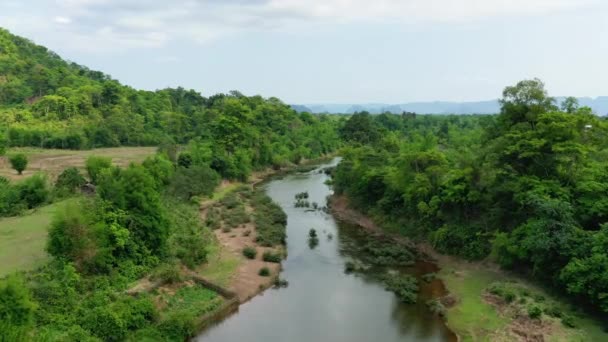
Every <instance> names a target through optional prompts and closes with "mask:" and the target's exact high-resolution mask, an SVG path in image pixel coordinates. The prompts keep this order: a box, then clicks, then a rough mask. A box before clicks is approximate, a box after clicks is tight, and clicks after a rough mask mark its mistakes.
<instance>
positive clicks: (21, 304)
mask: <svg viewBox="0 0 608 342" xmlns="http://www.w3.org/2000/svg"><path fill="white" fill-rule="evenodd" d="M35 310H36V304H35V303H34V302H33V301H32V299H31V294H30V291H29V289H28V287H27V286H26V285H25V283H24V281H23V279H22V278H20V277H18V276H11V277H9V278H8V279H3V280H0V322H2V323H5V324H6V327H9V328H10V327H15V328H18V327H27V326H30V325H31V323H32V322H33V319H34V311H35ZM0 327H2V326H0ZM3 328H4V327H3ZM16 330H19V329H16ZM2 335H3V334H2V331H0V340H3V339H2ZM7 341H8V340H7Z"/></svg>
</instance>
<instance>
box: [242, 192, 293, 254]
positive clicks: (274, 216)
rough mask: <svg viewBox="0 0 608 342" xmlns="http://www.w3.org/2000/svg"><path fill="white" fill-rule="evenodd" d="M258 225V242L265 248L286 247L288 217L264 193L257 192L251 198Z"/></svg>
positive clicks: (255, 220)
mask: <svg viewBox="0 0 608 342" xmlns="http://www.w3.org/2000/svg"><path fill="white" fill-rule="evenodd" d="M251 205H252V207H253V210H254V222H255V225H256V233H257V235H256V242H257V243H259V244H260V245H262V246H265V247H273V246H277V245H284V244H285V239H286V232H285V227H286V225H287V216H286V215H285V213H284V212H283V209H281V207H280V206H279V205H278V204H276V203H274V202H273V201H272V200H271V199H270V198H269V197H268V196H266V194H264V192H263V191H260V190H258V191H256V192H255V193H254V194H253V195H252V198H251Z"/></svg>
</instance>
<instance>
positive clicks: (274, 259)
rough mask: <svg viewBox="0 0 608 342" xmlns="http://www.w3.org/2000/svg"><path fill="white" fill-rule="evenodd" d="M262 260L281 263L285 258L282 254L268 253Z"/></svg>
mask: <svg viewBox="0 0 608 342" xmlns="http://www.w3.org/2000/svg"><path fill="white" fill-rule="evenodd" d="M262 260H264V261H266V262H274V263H280V262H281V260H283V256H282V255H281V253H273V252H271V251H266V252H264V254H263V255H262Z"/></svg>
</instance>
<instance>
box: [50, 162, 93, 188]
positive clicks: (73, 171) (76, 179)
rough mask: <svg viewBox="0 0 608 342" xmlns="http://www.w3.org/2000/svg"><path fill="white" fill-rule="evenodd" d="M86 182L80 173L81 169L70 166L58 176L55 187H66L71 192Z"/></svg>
mask: <svg viewBox="0 0 608 342" xmlns="http://www.w3.org/2000/svg"><path fill="white" fill-rule="evenodd" d="M85 183H86V180H85V179H84V177H83V176H82V175H81V174H80V170H78V169H77V168H75V167H69V168H67V169H65V170H63V172H62V173H61V174H60V175H59V177H57V181H56V182H55V187H56V188H58V189H64V190H67V191H69V192H75V191H77V190H78V189H80V187H81V186H83V185H84V184H85Z"/></svg>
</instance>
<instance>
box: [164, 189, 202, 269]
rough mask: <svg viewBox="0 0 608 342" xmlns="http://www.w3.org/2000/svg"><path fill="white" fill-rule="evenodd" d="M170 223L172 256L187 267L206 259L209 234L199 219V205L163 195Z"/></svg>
mask: <svg viewBox="0 0 608 342" xmlns="http://www.w3.org/2000/svg"><path fill="white" fill-rule="evenodd" d="M163 203H164V206H165V208H166V209H167V213H168V217H169V221H170V224H171V235H170V237H169V248H170V251H171V253H172V254H173V256H175V257H176V258H178V259H179V260H181V261H182V263H184V265H186V266H188V267H189V268H194V267H196V266H197V265H200V264H201V263H203V262H205V261H206V260H207V253H208V250H207V246H208V244H209V236H208V235H209V234H205V233H203V232H208V231H206V230H205V229H204V227H203V225H202V222H201V220H200V217H199V215H200V212H199V207H198V206H197V205H191V204H187V203H183V202H179V201H177V200H175V199H172V198H171V197H169V196H165V198H164V200H163Z"/></svg>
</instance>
